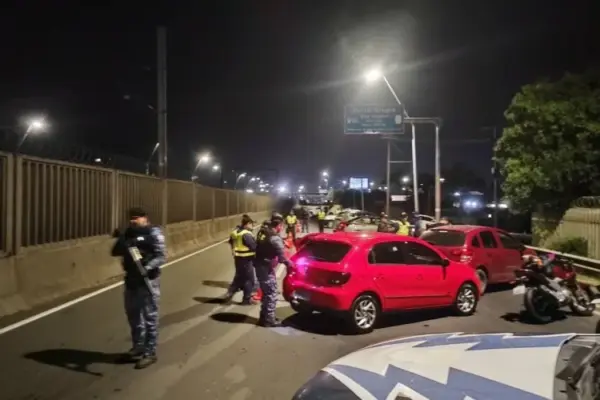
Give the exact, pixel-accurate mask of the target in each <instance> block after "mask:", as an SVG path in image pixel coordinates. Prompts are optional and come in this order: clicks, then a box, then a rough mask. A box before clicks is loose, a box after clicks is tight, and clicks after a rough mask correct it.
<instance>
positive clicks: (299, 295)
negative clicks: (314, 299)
mask: <svg viewBox="0 0 600 400" xmlns="http://www.w3.org/2000/svg"><path fill="white" fill-rule="evenodd" d="M294 297H295V298H296V299H298V300H301V301H310V293H308V292H305V291H304V290H296V292H295V293H294Z"/></svg>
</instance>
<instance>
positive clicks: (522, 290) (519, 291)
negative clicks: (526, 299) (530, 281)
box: [513, 285, 527, 296]
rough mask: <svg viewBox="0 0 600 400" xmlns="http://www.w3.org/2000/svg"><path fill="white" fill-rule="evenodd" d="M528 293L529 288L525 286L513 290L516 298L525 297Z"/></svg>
mask: <svg viewBox="0 0 600 400" xmlns="http://www.w3.org/2000/svg"><path fill="white" fill-rule="evenodd" d="M526 291H527V288H526V287H525V286H523V285H519V286H515V287H514V288H513V294H514V295H515V296H520V295H523V294H525V292H526Z"/></svg>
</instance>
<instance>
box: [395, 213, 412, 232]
mask: <svg viewBox="0 0 600 400" xmlns="http://www.w3.org/2000/svg"><path fill="white" fill-rule="evenodd" d="M396 233H397V234H398V235H403V236H409V235H410V222H408V215H406V213H405V212H403V213H402V214H400V221H398V231H397V232H396Z"/></svg>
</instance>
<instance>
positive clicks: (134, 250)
mask: <svg viewBox="0 0 600 400" xmlns="http://www.w3.org/2000/svg"><path fill="white" fill-rule="evenodd" d="M120 236H121V232H120V231H119V230H118V229H115V231H114V232H113V237H114V238H119V237H120ZM132 242H133V240H127V241H125V247H127V251H128V252H129V255H130V256H131V259H132V260H133V262H134V264H135V266H136V267H137V269H138V271H139V273H140V275H141V276H142V278H143V279H144V284H145V286H146V289H148V291H149V292H150V294H151V295H152V296H154V295H155V294H156V293H154V289H153V288H152V282H150V279H149V278H148V271H147V270H146V268H144V266H143V265H142V254H141V253H140V249H138V247H137V246H136V245H135V244H133V243H132Z"/></svg>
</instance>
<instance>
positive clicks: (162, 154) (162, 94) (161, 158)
mask: <svg viewBox="0 0 600 400" xmlns="http://www.w3.org/2000/svg"><path fill="white" fill-rule="evenodd" d="M156 67H157V68H156V81H157V82H156V84H157V87H156V89H157V90H156V92H157V102H156V107H157V111H158V112H157V114H158V132H157V133H158V174H159V175H158V176H159V178H160V179H162V185H163V187H162V213H161V214H162V215H161V219H162V225H163V226H165V225H166V224H167V210H168V206H167V201H168V197H169V196H168V193H167V30H166V28H165V27H163V26H161V27H158V29H157V32H156Z"/></svg>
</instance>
